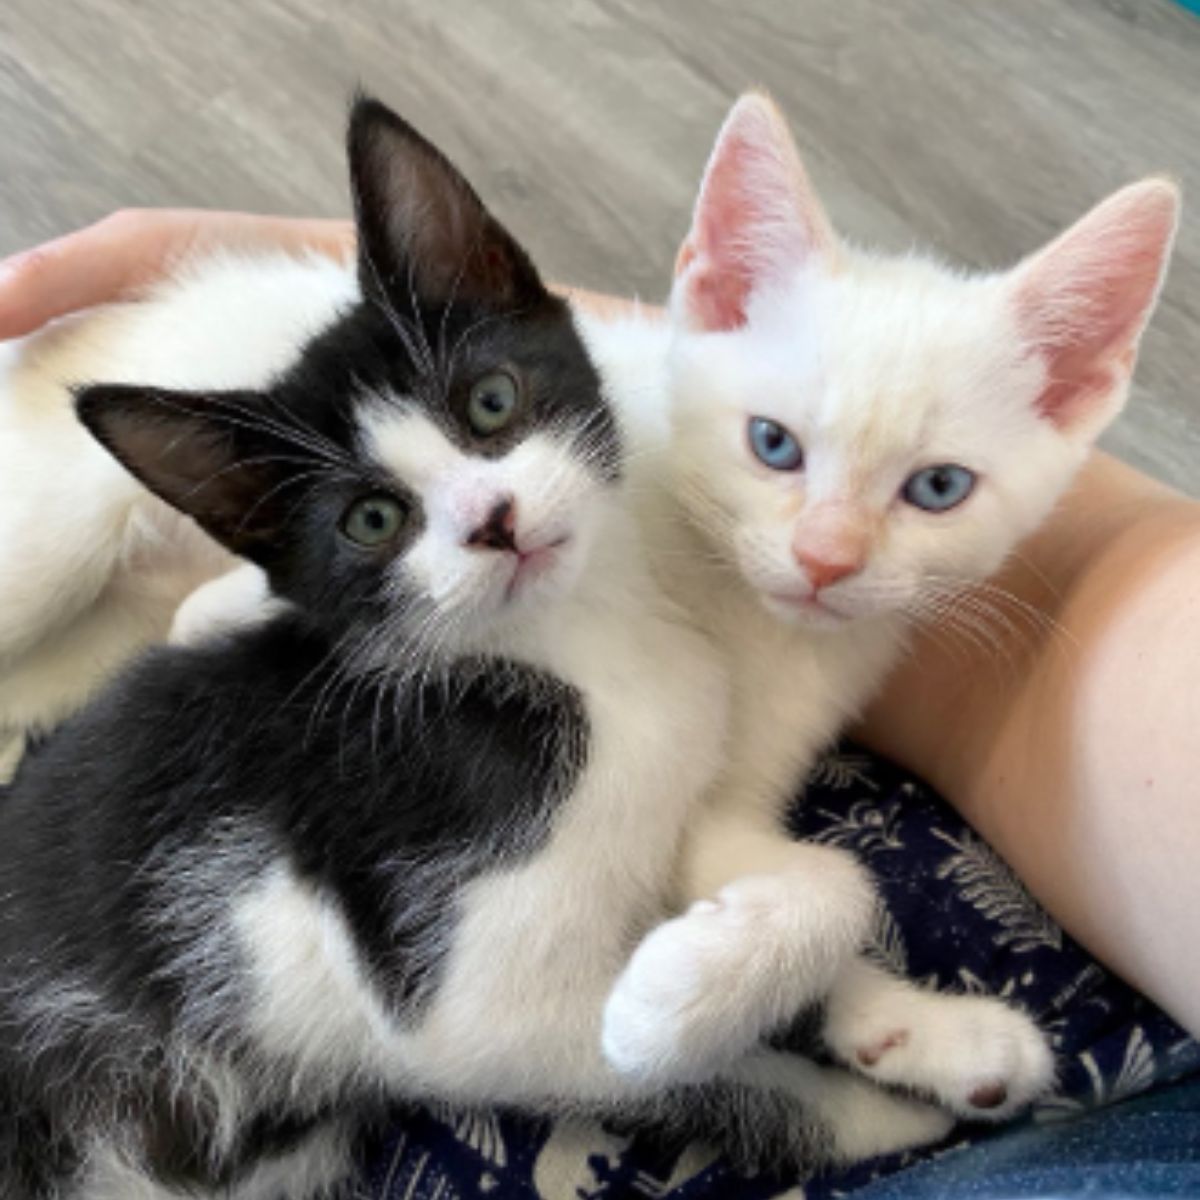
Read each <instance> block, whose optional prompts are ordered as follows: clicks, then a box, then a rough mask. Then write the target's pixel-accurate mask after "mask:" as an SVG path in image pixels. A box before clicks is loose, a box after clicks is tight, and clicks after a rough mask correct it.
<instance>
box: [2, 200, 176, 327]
mask: <svg viewBox="0 0 1200 1200" xmlns="http://www.w3.org/2000/svg"><path fill="white" fill-rule="evenodd" d="M189 236H190V228H189V226H188V225H187V224H186V222H183V221H180V220H179V219H178V217H177V214H172V213H153V212H147V213H144V214H143V213H132V212H131V213H115V214H114V215H113V216H111V217H106V218H105V219H104V220H103V221H98V222H97V223H96V224H95V225H89V226H88V227H87V228H86V229H81V230H79V231H78V232H76V233H69V234H67V235H66V236H65V237H61V238H56V239H55V240H54V241H52V242H46V243H45V244H44V245H41V246H36V247H35V248H34V249H32V250H27V251H25V252H24V253H23V254H18V255H16V256H15V257H14V258H10V259H8V260H7V261H6V262H4V263H3V264H0V338H10V337H19V336H21V335H22V334H26V333H30V332H32V331H33V330H35V329H38V328H40V327H41V326H42V325H44V324H45V323H46V322H47V321H50V320H53V319H54V318H55V317H60V316H63V315H64V314H65V313H69V312H74V311H76V310H77V309H81V308H90V307H92V306H93V305H96V304H103V303H105V302H107V301H110V300H114V299H117V298H119V297H121V296H124V295H128V294H129V292H130V291H132V290H135V289H136V288H138V287H141V286H144V284H145V283H146V282H147V281H148V280H149V279H151V278H153V277H154V276H155V275H156V274H157V272H159V271H160V270H161V267H162V263H163V260H164V256H165V255H166V253H167V251H168V249H169V248H170V246H171V245H172V244H173V242H174V241H175V240H177V239H179V238H186V237H189Z"/></svg>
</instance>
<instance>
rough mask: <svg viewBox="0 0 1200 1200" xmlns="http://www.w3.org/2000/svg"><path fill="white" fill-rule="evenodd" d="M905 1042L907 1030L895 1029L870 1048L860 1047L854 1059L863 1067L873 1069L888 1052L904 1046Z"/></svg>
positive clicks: (906, 1040)
mask: <svg viewBox="0 0 1200 1200" xmlns="http://www.w3.org/2000/svg"><path fill="white" fill-rule="evenodd" d="M907 1042H908V1030H907V1029H897V1030H895V1031H894V1032H892V1033H889V1034H888V1035H887V1036H886V1037H883V1038H880V1039H879V1041H877V1042H876V1043H875V1044H874V1045H872V1046H860V1047H859V1049H858V1050H857V1051H856V1052H855V1057H856V1058H857V1059H858V1061H859V1062H860V1063H861V1064H862V1065H863V1066H864V1067H873V1066H875V1064H876V1063H877V1062H878V1061H879V1060H880V1059H881V1058H882V1057H883V1056H884V1055H885V1054H886V1053H887V1052H888V1051H889V1050H895V1049H896V1047H897V1046H903V1045H906V1044H907Z"/></svg>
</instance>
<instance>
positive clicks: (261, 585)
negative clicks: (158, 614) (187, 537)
mask: <svg viewBox="0 0 1200 1200" xmlns="http://www.w3.org/2000/svg"><path fill="white" fill-rule="evenodd" d="M287 607H288V604H287V601H286V600H280V599H279V598H278V597H275V596H272V595H271V591H270V587H269V585H268V584H267V577H266V575H265V574H264V573H263V572H262V570H261V569H260V568H259V567H256V566H254V565H253V564H252V563H243V564H242V565H241V566H239V567H235V568H234V569H233V570H232V571H229V572H227V573H226V574H224V575H221V576H219V577H218V578H216V579H213V580H210V581H209V582H208V583H205V584H202V585H201V586H200V587H198V588H197V589H196V590H195V591H194V592H192V593H191V595H190V596H188V597H187V599H186V600H184V602H183V603H182V604H181V605H180V606H179V607H178V608H177V609H176V610H175V619H174V620H173V621H172V622H171V633H170V637H169V639H168V640H169V641H170V642H171V644H172V645H174V646H194V645H196V644H197V643H199V642H202V641H204V640H205V639H207V638H209V637H212V636H214V635H216V634H220V633H231V632H233V631H234V630H237V629H247V628H249V627H251V626H252V625H258V624H262V623H263V622H265V621H269V620H270V619H271V618H272V617H274V616H275V615H276V614H278V613H280V612H282V611H284V610H285V609H286V608H287Z"/></svg>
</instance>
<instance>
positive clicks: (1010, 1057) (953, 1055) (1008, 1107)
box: [826, 989, 1054, 1121]
mask: <svg viewBox="0 0 1200 1200" xmlns="http://www.w3.org/2000/svg"><path fill="white" fill-rule="evenodd" d="M826 1036H827V1038H828V1039H829V1041H830V1047H831V1049H833V1051H834V1053H835V1054H837V1055H838V1057H840V1058H842V1059H843V1061H845V1062H846V1063H848V1064H849V1065H850V1066H852V1067H854V1068H855V1070H857V1071H859V1072H861V1073H862V1074H864V1075H866V1076H867V1077H868V1078H870V1079H873V1080H876V1081H877V1082H879V1083H887V1084H895V1085H898V1086H901V1087H905V1088H910V1089H913V1090H915V1091H918V1092H921V1093H922V1094H924V1095H927V1096H929V1097H931V1098H932V1099H933V1100H935V1101H936V1102H937V1103H939V1104H941V1105H944V1106H945V1107H946V1108H948V1109H949V1110H950V1111H951V1112H953V1113H956V1114H957V1115H958V1116H960V1117H963V1118H964V1119H966V1120H970V1121H1004V1120H1007V1119H1008V1118H1009V1117H1011V1116H1013V1115H1014V1114H1015V1113H1017V1112H1020V1111H1021V1109H1023V1108H1026V1107H1028V1105H1029V1104H1031V1103H1032V1102H1033V1101H1034V1100H1036V1099H1037V1098H1038V1097H1039V1096H1041V1095H1042V1094H1043V1093H1045V1092H1046V1091H1047V1090H1048V1089H1049V1087H1050V1086H1051V1084H1052V1083H1053V1081H1054V1056H1053V1054H1052V1052H1051V1050H1050V1047H1049V1044H1048V1043H1047V1040H1046V1036H1045V1034H1043V1033H1042V1031H1041V1030H1040V1029H1039V1028H1038V1026H1037V1025H1036V1024H1035V1022H1034V1021H1033V1020H1032V1019H1031V1018H1030V1017H1028V1016H1027V1015H1026V1014H1025V1013H1023V1012H1021V1011H1020V1010H1019V1009H1016V1008H1012V1007H1010V1006H1009V1005H1007V1004H1005V1003H1003V1002H1002V1001H1000V1000H996V999H993V998H991V997H988V996H953V995H942V994H938V993H935V992H922V991H917V990H915V989H914V991H913V993H912V995H911V997H909V998H907V999H906V1000H905V1001H904V1002H902V1003H899V1004H896V1005H894V1006H893V1007H892V1011H889V1012H882V1011H881V1012H879V1013H876V1014H872V1015H871V1016H870V1017H869V1018H867V1019H865V1020H862V1019H860V1020H857V1021H855V1020H845V1019H843V1020H839V1017H838V1014H836V1013H831V1014H830V1023H829V1028H828V1029H827V1031H826Z"/></svg>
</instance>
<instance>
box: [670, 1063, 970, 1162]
mask: <svg viewBox="0 0 1200 1200" xmlns="http://www.w3.org/2000/svg"><path fill="white" fill-rule="evenodd" d="M661 1115H662V1117H663V1122H664V1124H665V1125H667V1127H668V1129H669V1130H670V1131H671V1132H672V1133H673V1134H675V1135H676V1136H679V1137H684V1138H691V1139H699V1140H702V1141H706V1142H709V1143H711V1144H713V1145H714V1146H716V1147H717V1148H719V1149H721V1150H722V1151H724V1152H725V1153H727V1154H728V1155H729V1156H730V1157H731V1158H732V1159H733V1160H734V1161H735V1162H736V1163H737V1164H738V1165H740V1166H743V1167H748V1168H764V1167H765V1168H771V1169H775V1170H778V1169H779V1168H781V1167H782V1168H788V1167H791V1168H795V1169H802V1170H811V1169H814V1168H817V1167H821V1166H825V1165H828V1164H829V1163H851V1162H858V1161H861V1160H863V1159H868V1158H874V1157H876V1156H878V1155H882V1154H892V1153H895V1152H898V1151H901V1150H908V1149H911V1148H913V1147H916V1146H924V1145H929V1144H931V1143H934V1142H938V1141H941V1139H942V1138H944V1137H945V1136H946V1134H947V1133H949V1132H950V1130H951V1128H952V1127H953V1125H954V1119H953V1118H952V1117H951V1116H949V1114H947V1113H944V1112H942V1111H940V1110H939V1109H936V1108H933V1107H931V1106H930V1105H927V1104H922V1103H920V1102H918V1101H915V1100H912V1099H909V1098H908V1097H905V1096H896V1095H893V1094H891V1093H889V1092H886V1091H884V1090H883V1089H881V1088H878V1087H875V1085H874V1084H871V1083H868V1082H866V1081H864V1080H861V1079H857V1078H855V1077H854V1076H853V1075H851V1074H849V1073H848V1072H846V1071H843V1070H840V1069H838V1068H836V1067H821V1066H817V1064H815V1063H813V1062H811V1061H809V1060H808V1059H805V1058H801V1057H799V1056H797V1055H792V1054H783V1053H779V1052H777V1051H772V1050H761V1051H756V1052H755V1053H754V1054H752V1055H750V1056H749V1057H747V1058H746V1059H744V1060H743V1061H742V1062H741V1063H739V1064H737V1065H736V1066H734V1067H731V1068H730V1069H729V1070H728V1071H726V1072H725V1073H723V1074H722V1076H721V1077H720V1078H719V1079H717V1080H714V1081H712V1082H710V1083H707V1084H698V1085H695V1086H692V1087H682V1088H677V1089H671V1090H669V1091H668V1092H667V1093H666V1099H665V1101H664V1102H663V1108H662V1110H661Z"/></svg>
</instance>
